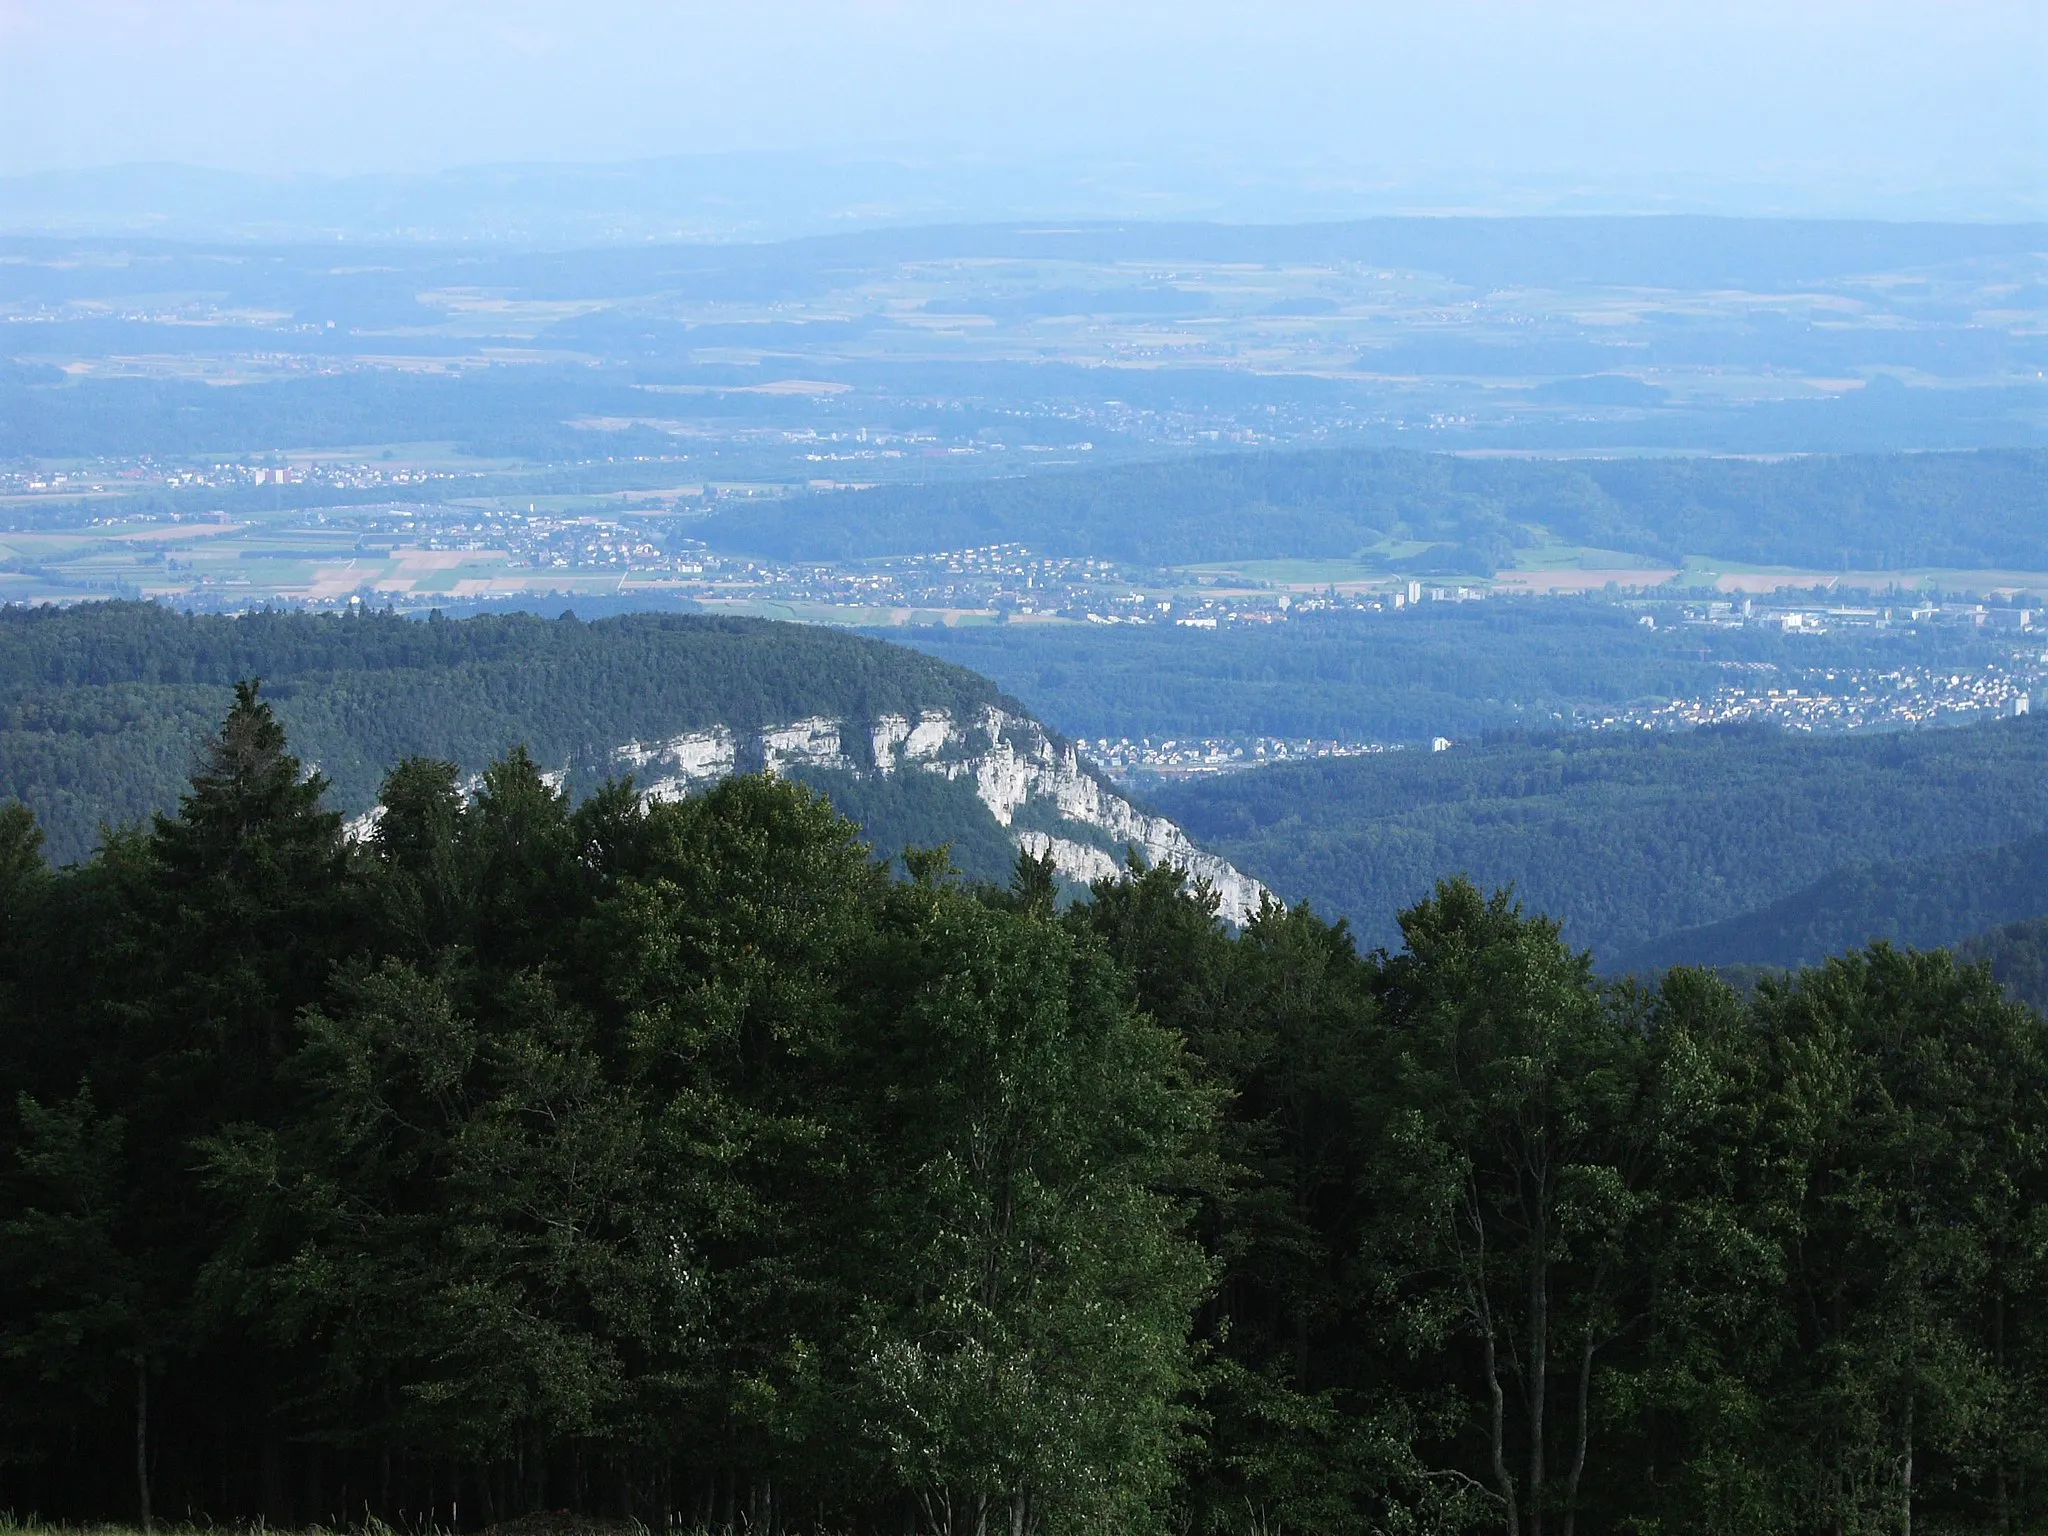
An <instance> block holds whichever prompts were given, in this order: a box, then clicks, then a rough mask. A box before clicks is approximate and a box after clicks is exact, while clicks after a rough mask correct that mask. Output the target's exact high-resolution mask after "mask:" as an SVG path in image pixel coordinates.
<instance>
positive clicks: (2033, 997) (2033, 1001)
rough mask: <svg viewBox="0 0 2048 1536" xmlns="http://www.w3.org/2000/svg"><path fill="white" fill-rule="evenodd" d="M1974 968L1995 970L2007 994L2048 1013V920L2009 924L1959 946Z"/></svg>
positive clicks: (2035, 919)
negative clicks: (1980, 966)
mask: <svg viewBox="0 0 2048 1536" xmlns="http://www.w3.org/2000/svg"><path fill="white" fill-rule="evenodd" d="M1956 953H1957V954H1958V955H1960V956H1961V957H1962V958H1963V959H1964V960H1965V961H1967V962H1969V963H1970V964H1973V965H1975V964H1983V965H1988V966H1990V967H1991V974H1992V976H1994V977H1995V978H1996V979H1997V981H1998V983H1999V984H2000V985H2001V986H2003V987H2004V988H2005V990H2006V991H2007V992H2008V993H2009V994H2010V995H2011V996H2013V997H2015V998H2017V999H2018V1000H2019V1001H2020V1002H2023V1003H2025V1004H2026V1005H2027V1006H2028V1007H2030V1008H2032V1009H2034V1010H2035V1011H2036V1012H2040V1013H2048V916H2042V917H2030V918H2024V919H2022V920H2021V921H2019V922H2017V923H2005V924H2003V925H2001V926H1999V927H1997V928H1993V929H1992V930H1990V931H1989V932H1988V933H1979V934H1974V935H1972V936H1971V937H1970V938H1968V939H1966V940H1964V941H1963V942H1962V943H1961V944H1958V945H1957V946H1956Z"/></svg>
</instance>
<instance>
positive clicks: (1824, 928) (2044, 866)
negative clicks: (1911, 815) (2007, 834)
mask: <svg viewBox="0 0 2048 1536" xmlns="http://www.w3.org/2000/svg"><path fill="white" fill-rule="evenodd" d="M2044 794H2048V788H2044ZM1963 835H1964V836H1967V835H1968V834H1967V833H1964V834H1963ZM2043 913H2048V834H2042V835H2040V836H2035V837H2025V838H2021V839H2019V840H2018V841H2017V842H2011V843H2000V844H1998V845H1996V846H1994V847H1988V848H1986V847H1975V846H1971V847H1962V848H1955V849H1949V850H1945V851H1943V852H1941V853H1935V854H1929V855H1926V856H1924V857H1922V858H1917V859H1899V860H1890V861H1880V862H1877V863H1849V864H1845V865H1844V866H1843V867H1842V868H1840V869H1833V870H1830V871H1828V873H1827V874H1825V875H1823V876H1822V877H1821V878H1820V879H1818V880H1816V881H1814V882H1813V883H1812V884H1811V885H1808V886H1804V887H1802V888H1801V889H1799V890H1797V891H1794V892H1793V893H1792V894H1791V895H1789V896H1784V897H1780V898H1779V899H1778V900H1776V901H1773V902H1771V903H1769V904H1768V905H1766V906H1762V907H1758V908H1756V909H1755V910H1754V911H1749V912H1743V913H1741V914H1739V915H1737V916H1735V917H1728V918H1723V919H1722V920H1721V921H1720V922H1718V923H1707V924H1703V925H1702V926H1700V927H1697V928H1683V929H1680V930H1679V931H1678V932H1676V933H1668V934H1665V935H1663V936H1662V937H1661V938H1658V939H1656V940H1654V941H1652V942H1651V943H1649V944H1647V945H1644V946H1643V947H1641V948H1639V949H1633V950H1628V951H1625V952H1623V953H1622V954H1621V955H1620V956H1618V957H1617V958H1616V959H1615V960H1614V962H1613V964H1614V965H1615V967H1616V968H1617V969H1620V970H1630V971H1633V970H1645V971H1657V970H1662V969H1664V968H1665V967H1666V966H1671V965H1712V966H1730V965H1748V966H1756V965H1774V966H1793V965H1810V964H1813V963H1815V962H1817V961H1819V960H1822V959H1824V958H1826V957H1827V956H1828V955H1831V954H1835V953H1837V952H1839V951H1841V950H1844V949H1852V948H1855V947H1856V946H1858V945H1860V944H1866V943H1868V942H1869V941H1870V940H1872V939H1888V940H1890V941H1891V942H1892V943H1894V944H1908V945H1912V946H1914V947H1916V948H1920V949H1933V948H1936V947H1938V946H1940V945H1944V944H1955V943H1957V942H1959V941H1960V940H1963V939H1967V938H1969V937H1971V936H1972V935H1975V934H1978V933H1980V932H1982V931H1984V930H1986V929H1992V928H2000V929H2002V928H2003V927H2004V925H2007V924H2009V923H2011V922H2012V920H2013V919H2014V918H2016V917H2036V916H2039V915H2040V914H2043ZM1999 969H2000V967H1999V966H1997V965H1994V966H1993V970H1999ZM2000 979H2001V980H2003V979H2004V978H2003V977H2002V976H2001V978H2000Z"/></svg>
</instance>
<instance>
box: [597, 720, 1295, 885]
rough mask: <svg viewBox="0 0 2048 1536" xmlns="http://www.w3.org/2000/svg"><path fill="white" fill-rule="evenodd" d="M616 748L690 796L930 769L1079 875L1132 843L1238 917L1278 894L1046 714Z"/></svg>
mask: <svg viewBox="0 0 2048 1536" xmlns="http://www.w3.org/2000/svg"><path fill="white" fill-rule="evenodd" d="M849 734H850V735H852V737H853V739H854V740H856V741H859V740H860V739H861V737H862V736H863V735H864V736H865V737H866V744H867V747H868V761H866V762H865V763H857V762H854V761H852V760H851V759H850V758H849V757H848V756H847V755H846V753H845V751H844V739H845V738H846V737H847V736H848V735H849ZM614 755H615V757H616V758H617V760H618V762H619V763H620V764H621V765H622V766H624V767H627V768H629V769H631V770H632V771H633V772H634V773H635V774H636V775H639V776H640V777H641V779H642V782H643V783H645V784H646V785H647V793H649V794H650V795H674V794H682V793H687V792H688V791H689V790H690V789H692V788H694V787H695V786H697V785H699V784H703V783H706V782H708V781H710V780H712V779H717V778H721V777H723V776H724V775H726V774H728V773H732V772H734V771H736V770H737V769H739V768H742V767H755V766H758V767H761V768H764V769H766V770H767V771H768V772H770V773H787V772H789V771H791V770H794V769H824V770H832V771H839V772H848V773H875V774H879V775H883V776H887V775H890V774H896V773H905V772H923V773H935V774H939V775H942V776H943V777H945V778H948V779H967V780H969V781H971V782H972V784H973V786H974V792H975V795H976V797H977V798H979V799H980V801H981V803H982V804H983V805H985V806H987V807H988V811H989V814H990V815H991V816H993V817H994V818H995V819H996V821H997V823H998V824H999V825H1001V826H1003V827H1006V828H1010V829H1011V830H1012V833H1013V835H1014V836H1015V838H1016V841H1017V844H1018V846H1019V847H1021V848H1025V849H1028V850H1029V851H1030V852H1031V853H1032V854H1034V855H1036V856H1039V857H1043V856H1044V855H1045V854H1046V853H1048V852H1050V853H1051V855H1052V858H1053V864H1054V867H1055V868H1057V869H1058V870H1059V872H1060V873H1061V874H1062V875H1064V876H1066V877H1067V878H1068V879H1070V880H1076V881H1080V882H1083V883H1087V882H1091V881H1095V880H1100V879H1103V878H1105V877H1113V876H1116V875H1118V874H1120V873H1122V872H1123V869H1124V860H1123V854H1124V852H1125V851H1126V850H1129V851H1134V852H1136V853H1137V854H1138V856H1139V857H1140V858H1141V859H1142V860H1143V861H1144V862H1145V863H1146V864H1150V865H1156V864H1171V865H1174V866H1175V867H1177V868H1180V869H1184V870H1186V871H1187V873H1188V874H1189V876H1190V877H1192V878H1194V879H1198V880H1203V881H1206V882H1207V883H1208V885H1209V886H1210V888H1211V889H1213V890H1214V891H1215V892H1216V895H1217V898H1218V903H1219V909H1220V911H1221V912H1222V914H1223V916H1224V917H1225V918H1227V919H1228V920H1229V921H1231V922H1233V923H1243V922H1245V921H1246V920H1247V919H1248V918H1250V917H1251V916H1252V914H1253V913H1255V912H1257V911H1258V909H1259V905H1260V903H1261V902H1262V901H1265V900H1266V899H1268V892H1267V890H1266V888H1265V886H1263V885H1261V884H1260V883H1259V882H1258V881H1256V880H1254V879H1252V878H1251V877H1250V876H1249V875H1246V874H1244V873H1242V872H1241V871H1239V870H1238V869H1236V868H1234V867H1233V866H1232V865H1231V864H1230V863H1229V861H1227V860H1225V859H1222V858H1219V857H1217V856H1216V855H1215V854H1213V853H1209V852H1207V851H1205V850H1204V849H1202V848H1199V847H1197V846H1196V845H1195V843H1194V841H1193V839H1191V838H1190V837H1189V836H1188V835H1187V833H1185V832H1183V831H1182V830H1181V829H1180V828H1179V827H1178V826H1176V825H1174V823H1173V822H1171V821H1168V820H1167V819H1166V818H1165V817H1163V816H1147V815H1145V814H1144V813H1143V812H1142V811H1140V810H1138V808H1137V807H1136V806H1134V805H1132V804H1131V803H1130V802H1129V801H1128V800H1126V799H1124V798H1123V796H1121V795H1119V794H1117V793H1116V792H1115V791H1114V790H1112V789H1110V788H1109V787H1108V786H1107V785H1106V784H1104V783H1103V782H1102V781H1101V780H1100V779H1098V778H1097V777H1096V776H1095V774H1094V772H1093V771H1092V770H1090V769H1089V768H1088V766H1087V765H1086V764H1085V763H1083V762H1082V761H1081V758H1080V755H1079V753H1077V752H1076V751H1075V750H1074V748H1073V747H1071V746H1063V745H1060V744H1058V743H1055V742H1054V741H1053V739H1052V737H1051V736H1050V735H1049V734H1048V733H1047V732H1046V730H1045V728H1044V727H1043V726H1041V725H1040V724H1039V723H1038V722H1037V721H1036V720H1033V719H1031V718H1029V717H1028V716H1024V715H1012V714H1008V713H1006V712H1005V711H1002V710H999V709H987V710H984V711H983V712H982V713H981V714H980V715H979V716H978V717H976V718H973V719H970V720H966V721H961V720H956V719H955V718H954V717H953V716H952V715H951V714H949V713H947V712H946V711H943V710H926V711H924V712H923V713H922V714H920V715H919V716H918V717H917V718H916V719H915V720H912V719H910V718H909V717H908V716H905V715H883V716H882V717H880V718H879V719H877V720H875V721H874V722H873V723H872V724H871V725H869V726H867V727H866V728H865V730H864V731H862V730H860V729H858V728H854V727H849V726H848V724H847V723H846V722H843V721H838V720H826V719H811V720H798V721H795V722H793V723H791V724H789V725H781V726H772V727H770V728H768V729H766V730H763V731H761V732H759V733H757V734H756V736H755V737H754V739H753V740H752V741H750V742H747V743H741V742H739V741H737V740H736V739H735V738H734V737H733V735H732V733H731V732H729V731H723V730H717V731H707V732H697V733H694V734H691V735H686V736H677V737H674V738H672V739H670V740H668V741H664V742H656V743H652V744H647V743H641V742H628V743H627V744H626V745H625V746H623V747H621V748H619V749H618V750H617V752H616V753H615V754H614ZM650 775H651V776H650ZM1020 821H1022V822H1024V823H1026V824H1024V825H1020V824H1019V823H1020Z"/></svg>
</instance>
